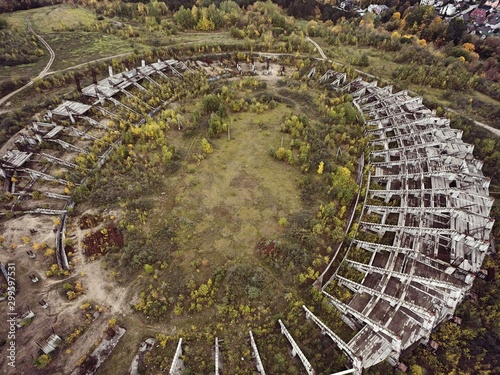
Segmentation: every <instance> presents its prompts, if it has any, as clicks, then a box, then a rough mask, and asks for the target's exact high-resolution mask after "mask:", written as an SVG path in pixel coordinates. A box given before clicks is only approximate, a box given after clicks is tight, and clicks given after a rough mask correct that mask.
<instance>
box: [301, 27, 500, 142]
mask: <svg viewBox="0 0 500 375" xmlns="http://www.w3.org/2000/svg"><path fill="white" fill-rule="evenodd" d="M306 40H307V41H308V42H311V43H312V44H313V45H314V46H315V47H316V49H317V50H318V52H319V54H320V55H321V57H322V58H323V59H325V60H327V59H328V58H327V57H326V55H325V53H324V52H323V49H322V48H321V47H320V46H319V44H318V43H316V42H315V41H314V40H312V39H311V38H309V37H307V38H306ZM328 61H330V62H332V60H330V59H328ZM336 64H340V65H344V64H342V63H337V62H336ZM355 71H356V72H358V73H361V74H363V75H365V76H368V77H370V78H374V79H375V78H376V77H375V76H373V75H371V74H368V73H365V72H363V71H361V70H358V69H355ZM414 94H415V95H419V94H418V93H414ZM445 109H446V110H447V111H448V112H453V113H456V114H459V115H462V116H465V115H463V114H461V113H460V112H457V111H456V110H454V109H452V108H449V107H445ZM466 117H467V116H466ZM467 118H469V119H470V120H472V121H474V124H476V125H477V126H480V127H482V128H484V129H486V130H488V131H490V132H492V133H493V134H494V135H496V136H497V137H500V129H496V128H494V127H492V126H490V125H487V124H485V123H483V122H479V121H476V120H473V119H471V118H470V117H467Z"/></svg>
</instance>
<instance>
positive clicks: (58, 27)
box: [0, 5, 97, 33]
mask: <svg viewBox="0 0 500 375" xmlns="http://www.w3.org/2000/svg"><path fill="white" fill-rule="evenodd" d="M0 18H2V19H5V20H7V22H8V23H9V25H11V27H13V28H17V29H19V30H25V29H27V27H26V19H27V18H28V19H30V20H31V23H32V25H33V29H34V30H36V31H37V32H40V33H51V32H54V31H69V30H78V29H82V28H84V27H90V26H92V25H93V24H94V23H95V22H97V18H96V16H95V14H93V13H92V12H91V11H89V10H87V9H85V8H73V7H70V6H68V5H54V6H49V7H42V8H36V9H30V10H22V11H17V12H12V13H5V14H0Z"/></svg>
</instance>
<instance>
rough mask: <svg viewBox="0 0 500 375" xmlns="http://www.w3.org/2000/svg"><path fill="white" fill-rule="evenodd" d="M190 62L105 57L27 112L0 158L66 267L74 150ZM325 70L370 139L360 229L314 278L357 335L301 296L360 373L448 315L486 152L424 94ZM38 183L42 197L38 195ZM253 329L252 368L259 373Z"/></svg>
mask: <svg viewBox="0 0 500 375" xmlns="http://www.w3.org/2000/svg"><path fill="white" fill-rule="evenodd" d="M188 65H189V64H185V63H182V62H180V61H176V60H167V61H158V62H156V63H153V64H149V65H146V64H145V63H144V62H143V63H142V66H140V67H137V68H135V69H132V70H130V71H125V72H122V73H119V74H116V75H115V74H113V72H112V70H111V69H110V71H109V77H107V78H104V79H102V80H100V81H97V80H96V78H95V77H94V83H93V84H91V85H89V86H87V87H84V88H83V89H80V92H81V94H82V95H83V96H85V97H86V98H87V99H86V102H88V103H89V104H84V103H80V102H75V101H64V102H63V103H62V104H61V105H59V106H58V107H57V108H55V109H53V110H52V111H49V112H48V113H47V115H46V116H45V117H44V119H43V121H36V122H33V124H32V126H31V127H30V128H29V129H28V130H27V131H25V132H24V133H23V134H21V135H19V136H18V138H17V139H16V141H15V146H16V149H11V150H8V151H7V153H6V154H5V155H3V156H2V158H1V159H0V177H1V178H3V180H4V192H8V193H9V194H10V195H11V196H13V197H14V198H15V201H14V202H12V203H9V204H10V206H9V207H10V210H11V212H12V213H13V214H14V215H17V214H20V213H23V214H48V215H57V216H60V221H59V223H60V224H59V225H58V227H57V233H56V250H57V251H56V255H57V262H58V264H59V266H60V267H62V268H63V269H68V268H69V263H68V260H67V258H66V254H65V250H64V233H65V223H66V217H67V212H68V210H69V209H70V208H71V207H72V205H73V202H72V198H71V196H70V195H69V192H68V190H67V189H65V188H68V187H72V186H73V185H78V184H79V183H84V180H83V181H78V182H76V181H74V176H78V173H77V172H78V171H79V170H82V169H85V168H86V164H85V163H81V162H79V161H78V157H79V156H80V155H89V154H90V153H92V154H93V155H94V156H95V158H94V160H93V161H94V164H93V165H92V167H100V166H102V164H103V163H104V162H105V160H106V158H107V157H108V155H109V154H110V153H111V152H112V150H113V149H114V148H115V147H116V146H117V145H118V144H119V143H120V142H121V139H120V138H119V137H118V136H113V134H116V133H117V132H114V131H113V129H109V128H108V125H109V122H110V121H111V120H120V119H121V116H124V115H125V114H127V113H128V114H133V115H137V117H138V118H139V120H138V124H139V125H141V124H142V123H144V121H145V119H144V117H141V116H140V115H139V110H138V108H137V107H134V105H135V106H139V107H141V108H142V109H143V110H142V112H144V108H147V111H148V112H149V114H148V116H153V115H154V114H155V113H157V112H158V111H159V110H160V108H161V105H160V106H158V107H156V108H154V107H152V106H150V105H149V104H147V103H145V102H144V101H142V100H141V99H139V98H138V97H137V96H136V95H134V90H141V91H144V90H151V91H154V89H155V87H157V88H159V87H160V85H161V82H162V80H167V79H171V78H174V79H182V77H183V73H184V72H186V71H189V70H190V68H189V67H188ZM194 65H195V64H194ZM254 69H255V68H254ZM267 70H268V71H269V67H267ZM220 73H224V74H228V72H220ZM313 75H314V74H310V76H309V77H308V78H312V76H313ZM320 82H321V83H324V84H327V85H328V86H329V87H331V88H332V89H333V90H335V91H337V92H338V93H341V94H349V95H351V96H352V98H353V104H354V105H355V106H356V108H357V109H358V111H359V114H360V118H361V119H362V121H364V122H365V126H366V134H367V135H368V136H370V139H371V141H370V142H371V146H372V151H371V154H370V157H369V159H370V160H369V166H370V168H369V169H370V172H369V173H368V176H367V181H366V185H365V186H364V188H365V189H364V190H365V191H366V195H365V197H364V205H363V209H362V212H361V215H360V218H359V222H358V227H359V230H358V231H357V234H356V236H355V239H354V240H353V241H352V242H351V243H350V244H349V245H346V246H344V250H345V251H344V252H341V251H340V250H341V249H340V248H339V251H338V252H337V254H342V255H340V256H343V259H342V262H341V263H340V267H338V268H337V269H336V270H332V271H333V272H331V273H330V274H329V276H330V277H329V279H328V280H327V281H326V282H324V283H322V285H321V291H322V293H323V294H324V295H325V296H326V298H327V299H328V301H330V302H331V304H332V305H333V306H335V307H336V308H337V309H338V310H339V311H340V313H341V314H342V320H343V321H344V322H345V323H346V324H347V325H348V326H349V327H351V328H352V329H353V330H354V331H353V332H354V334H353V337H352V339H351V340H350V341H348V342H345V341H343V340H342V339H341V338H340V337H339V336H338V335H337V334H336V333H335V332H333V330H331V329H330V328H328V326H327V325H325V324H324V323H323V322H322V321H321V318H320V317H317V316H315V315H314V314H313V312H312V311H310V310H309V309H308V308H307V307H306V306H304V307H303V308H304V312H305V316H306V318H307V319H310V320H311V321H312V322H314V323H315V324H316V325H317V326H318V328H319V331H320V332H321V333H322V334H324V335H327V336H329V337H330V338H331V339H332V340H333V341H334V342H335V343H336V344H337V345H338V347H339V348H340V349H341V350H342V351H343V353H344V354H345V355H346V356H347V357H348V358H349V362H350V364H351V365H352V366H350V368H349V369H347V370H345V371H341V372H339V373H337V374H347V373H354V374H360V373H361V372H362V370H363V369H365V368H368V367H371V366H373V365H376V364H377V363H379V362H381V361H384V360H388V361H389V362H390V363H391V364H392V365H394V366H397V365H398V364H399V357H400V355H401V353H402V351H404V350H405V349H408V348H411V347H413V346H414V345H417V344H419V343H428V342H429V339H430V334H431V332H432V330H433V329H434V328H436V327H437V326H438V325H439V324H440V323H442V322H443V321H445V320H447V319H450V318H451V317H453V314H454V311H455V309H456V307H457V305H458V304H459V303H460V302H461V301H462V300H463V299H464V297H465V296H466V294H467V293H468V291H469V289H470V288H471V286H472V283H473V281H474V279H475V277H476V275H477V274H478V273H480V272H481V264H482V262H483V259H484V257H485V255H486V253H487V252H488V251H489V249H490V241H489V237H490V232H491V230H492V227H493V220H492V219H491V218H490V217H489V213H490V210H491V208H492V205H493V199H492V198H490V197H489V193H488V186H489V179H488V178H486V177H484V176H483V174H482V172H481V167H482V163H481V162H480V161H478V160H476V159H475V158H474V157H473V155H472V151H473V146H472V145H469V144H466V143H464V142H463V141H462V140H461V136H462V133H461V131H459V130H456V129H452V128H450V126H449V120H447V119H444V118H440V117H437V116H436V114H435V112H433V111H431V110H429V109H428V108H426V107H425V106H424V105H423V104H422V98H421V97H412V96H410V95H408V92H407V91H400V92H396V93H393V92H392V87H391V86H386V87H378V85H377V82H375V81H373V82H367V81H364V80H362V79H361V78H358V79H356V80H354V81H352V82H348V81H347V77H346V74H345V73H337V72H334V71H328V72H326V73H325V74H324V75H323V77H322V78H321V79H320ZM77 86H79V82H77ZM105 135H106V137H105ZM104 139H105V140H104ZM34 192H37V195H42V196H44V197H45V198H46V199H44V202H43V205H42V206H40V205H39V204H38V203H37V200H36V199H34V198H35V197H34ZM338 288H347V290H349V293H347V294H344V295H349V298H347V299H340V298H337V297H335V295H334V294H335V293H332V290H334V289H338ZM279 326H280V329H281V332H282V333H283V334H284V335H285V337H286V338H287V339H288V341H289V343H290V344H291V346H292V354H293V355H294V356H295V355H298V357H299V359H300V361H301V362H302V364H303V365H304V367H305V370H306V372H307V374H309V375H313V374H315V371H314V369H313V366H312V365H311V363H309V361H308V360H307V358H306V356H305V355H304V354H303V353H302V351H301V350H300V348H299V344H297V342H296V341H295V340H294V339H293V337H292V335H291V334H290V333H289V331H288V330H287V328H286V327H285V325H284V323H283V322H282V321H281V320H280V321H279ZM249 334H250V343H251V347H252V352H253V356H254V358H255V363H256V368H257V372H258V373H259V374H265V370H264V366H263V364H262V362H261V360H260V356H259V353H258V350H257V345H256V342H255V340H254V337H253V335H252V332H249ZM214 353H215V354H214V356H215V373H216V374H218V373H219V368H220V367H222V359H221V358H222V356H221V354H220V352H219V345H218V340H217V339H216V345H215V350H214ZM181 356H182V339H181V340H179V343H178V346H177V350H176V354H175V356H174V360H173V362H172V365H171V368H170V372H169V374H180V373H181V371H182V368H183V363H182V359H181Z"/></svg>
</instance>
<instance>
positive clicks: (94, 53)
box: [42, 32, 134, 71]
mask: <svg viewBox="0 0 500 375" xmlns="http://www.w3.org/2000/svg"><path fill="white" fill-rule="evenodd" d="M42 36H43V38H44V39H45V40H46V41H47V43H49V45H50V46H51V47H52V49H53V50H54V52H55V54H56V59H55V60H54V64H53V65H52V68H51V70H52V71H56V70H61V69H66V68H69V67H71V66H73V65H77V64H82V63H85V62H90V61H92V60H95V59H100V58H103V57H106V56H113V55H117V54H120V53H125V52H132V51H133V49H134V48H133V47H132V46H131V44H130V42H128V41H125V40H123V39H120V38H118V37H116V36H114V35H108V34H101V33H86V32H72V33H50V34H44V35H42Z"/></svg>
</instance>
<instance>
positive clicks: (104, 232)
mask: <svg viewBox="0 0 500 375" xmlns="http://www.w3.org/2000/svg"><path fill="white" fill-rule="evenodd" d="M113 247H118V248H122V247H123V234H121V233H120V232H119V231H118V229H116V228H115V227H114V226H111V225H110V226H108V227H106V228H103V229H101V230H99V231H96V232H93V233H89V234H87V235H86V236H85V238H84V239H83V251H84V253H85V254H86V255H87V256H88V257H92V256H94V255H99V254H104V253H106V252H107V251H108V250H109V249H110V248H113Z"/></svg>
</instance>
